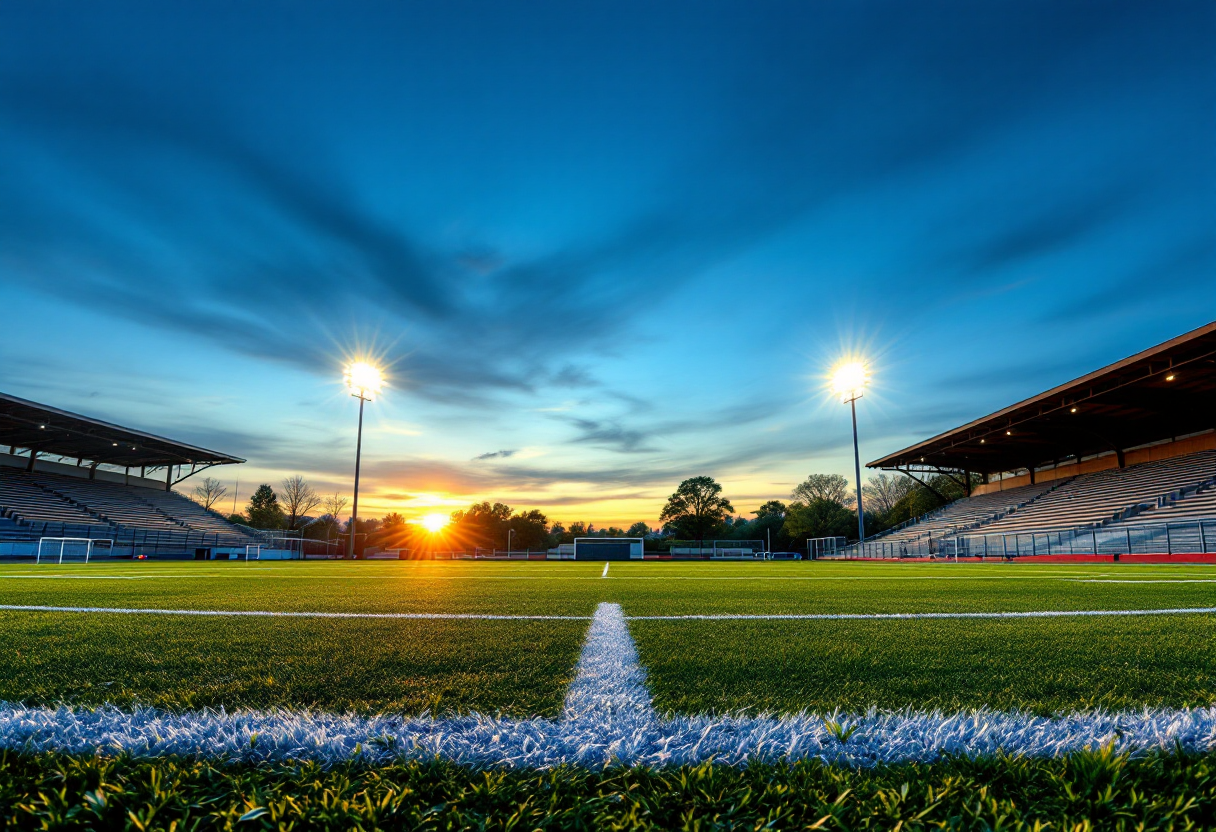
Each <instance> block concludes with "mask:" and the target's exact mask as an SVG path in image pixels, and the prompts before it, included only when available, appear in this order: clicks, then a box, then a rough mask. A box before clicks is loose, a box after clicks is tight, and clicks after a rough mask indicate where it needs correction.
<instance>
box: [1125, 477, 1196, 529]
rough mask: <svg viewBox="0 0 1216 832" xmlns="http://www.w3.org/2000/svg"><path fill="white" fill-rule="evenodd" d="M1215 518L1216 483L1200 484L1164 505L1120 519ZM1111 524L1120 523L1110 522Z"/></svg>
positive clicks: (1154, 521)
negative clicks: (1192, 490) (1197, 487)
mask: <svg viewBox="0 0 1216 832" xmlns="http://www.w3.org/2000/svg"><path fill="white" fill-rule="evenodd" d="M1213 518H1216V485H1205V486H1201V487H1200V488H1199V489H1198V490H1197V491H1194V492H1192V493H1190V494H1187V495H1185V496H1183V497H1181V498H1180V499H1177V500H1174V501H1171V502H1167V503H1166V504H1165V505H1163V506H1161V507H1159V508H1155V509H1151V510H1149V511H1146V512H1144V513H1143V514H1139V515H1137V516H1135V517H1130V518H1128V519H1127V520H1123V521H1120V522H1121V523H1122V524H1134V523H1175V522H1181V521H1188V520H1210V519H1213ZM1111 525H1120V523H1112V524H1111Z"/></svg>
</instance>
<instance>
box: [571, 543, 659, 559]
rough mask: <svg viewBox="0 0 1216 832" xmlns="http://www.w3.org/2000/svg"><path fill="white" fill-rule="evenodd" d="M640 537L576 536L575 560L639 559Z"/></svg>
mask: <svg viewBox="0 0 1216 832" xmlns="http://www.w3.org/2000/svg"><path fill="white" fill-rule="evenodd" d="M642 544H643V539H642V538H640V537H576V538H574V559H575V560H641V559H642Z"/></svg>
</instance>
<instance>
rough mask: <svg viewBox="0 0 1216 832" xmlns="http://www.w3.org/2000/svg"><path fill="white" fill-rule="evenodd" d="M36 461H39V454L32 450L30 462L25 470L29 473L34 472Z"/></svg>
mask: <svg viewBox="0 0 1216 832" xmlns="http://www.w3.org/2000/svg"><path fill="white" fill-rule="evenodd" d="M36 459H38V452H37V451H35V450H34V449H33V448H30V461H29V462H27V463H26V464H25V470H26V471H27V472H29V471H33V470H34V460H36Z"/></svg>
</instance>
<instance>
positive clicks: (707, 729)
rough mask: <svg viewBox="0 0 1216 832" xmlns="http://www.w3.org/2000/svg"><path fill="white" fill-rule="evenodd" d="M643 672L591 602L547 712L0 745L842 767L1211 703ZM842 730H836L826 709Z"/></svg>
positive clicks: (36, 737) (1164, 729)
mask: <svg viewBox="0 0 1216 832" xmlns="http://www.w3.org/2000/svg"><path fill="white" fill-rule="evenodd" d="M645 682H646V676H645V671H644V670H643V669H642V668H641V666H640V665H639V662H638V654H637V650H636V648H635V647H634V644H633V639H632V638H630V636H629V630H628V626H627V624H626V619H625V617H624V615H623V614H622V612H621V608H620V607H619V606H618V605H616V604H601V605H600V606H599V608H598V609H596V611H595V616H594V617H593V619H592V622H591V627H590V629H589V630H588V632H587V640H586V642H585V644H584V646H583V650H582V655H581V656H580V658H579V661H578V667H577V674H576V676H575V679H574V681H573V682H572V683H571V685H570V689H569V691H568V692H567V695H566V701H565V706H564V708H563V714H562V718H561V719H559V720H546V719H523V720H506V719H497V718H494V717H488V716H482V715H479V714H471V715H469V716H462V717H453V718H450V719H432V718H429V717H426V716H422V717H415V718H407V717H399V716H376V717H360V716H350V715H346V716H342V715H335V714H325V713H315V712H290V711H284V710H276V711H267V712H262V711H236V712H227V711H224V710H218V711H216V710H203V711H191V712H187V713H181V714H174V713H166V712H164V711H157V710H154V709H151V708H144V707H138V708H136V709H135V710H133V711H123V710H120V709H118V708H115V707H113V706H104V707H101V708H73V707H69V706H60V707H57V708H37V707H26V706H24V705H17V704H11V703H4V704H0V747H2V748H12V749H21V750H23V751H43V750H57V751H66V752H71V753H92V752H95V751H98V750H100V751H103V752H109V753H113V752H118V751H126V752H129V753H132V754H135V755H137V756H162V755H170V754H173V755H182V756H195V755H200V756H206V757H224V758H228V759H234V760H243V761H248V762H255V763H256V762H269V761H277V760H317V761H320V762H323V763H335V762H340V761H343V760H351V759H358V760H360V761H364V762H368V763H380V762H384V763H387V762H390V761H393V760H400V759H414V760H429V759H433V758H435V757H442V758H445V759H449V760H452V761H455V762H457V763H460V764H463V765H470V766H506V767H515V768H518V767H525V766H527V767H551V766H557V765H577V766H585V767H588V768H603V767H605V766H608V765H622V764H623V765H670V764H675V765H680V764H695V763H701V762H704V761H706V760H711V759H712V760H713V761H714V762H716V763H723V764H728V765H739V764H745V763H748V762H755V761H776V760H797V759H812V758H813V759H820V760H823V761H825V762H829V763H838V764H842V765H850V766H872V765H875V764H878V763H898V762H908V761H914V760H915V761H932V760H935V759H937V758H939V757H941V756H942V755H943V754H955V755H964V756H969V757H978V756H990V755H995V754H998V753H1009V754H1021V755H1025V756H1033V757H1052V756H1058V755H1060V754H1065V753H1068V752H1070V751H1078V750H1081V749H1097V748H1100V747H1102V746H1105V745H1108V744H1109V745H1112V746H1113V747H1114V749H1115V750H1116V751H1117V752H1123V751H1133V752H1142V751H1144V750H1147V749H1163V750H1173V749H1174V748H1181V749H1182V750H1184V751H1188V752H1193V753H1204V752H1208V751H1211V750H1213V749H1216V708H1196V709H1193V710H1173V709H1156V710H1147V709H1146V710H1140V711H1135V712H1119V713H1108V712H1103V711H1089V712H1084V713H1077V714H1071V715H1066V716H1062V717H1054V718H1053V717H1040V716H1034V715H1031V714H1026V713H1021V712H1018V711H1014V712H1011V713H1002V712H997V711H988V710H978V711H967V712H964V713H958V714H950V715H944V714H941V713H937V712H932V713H925V712H920V711H913V710H901V711H877V710H870V711H868V712H867V713H864V714H841V713H839V712H833V713H831V714H827V715H825V716H818V715H815V714H808V713H801V714H797V715H794V716H790V717H785V718H775V717H768V716H760V717H741V716H724V717H723V716H696V717H675V718H670V719H662V718H660V717H659V716H658V715H657V714H656V713H655V711H654V708H653V707H652V705H651V703H650V696H649V694H648V693H647V691H646V684H645ZM829 721H830V722H833V723H836V724H837V725H839V726H841V727H843V728H844V729H846V731H848V730H850V729H851V732H850V735H849V737H848V739H847V740H845V741H843V742H842V741H841V740H840V739H838V737H839V735H840V733H841V732H840V731H839V729H837V730H836V731H833V730H832V729H830V728H829V727H828V722H829Z"/></svg>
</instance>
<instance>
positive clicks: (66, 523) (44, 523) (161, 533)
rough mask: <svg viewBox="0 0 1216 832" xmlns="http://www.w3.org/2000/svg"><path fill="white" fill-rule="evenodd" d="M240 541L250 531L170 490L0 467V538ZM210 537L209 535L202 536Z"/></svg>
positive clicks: (167, 543) (173, 543) (170, 543)
mask: <svg viewBox="0 0 1216 832" xmlns="http://www.w3.org/2000/svg"><path fill="white" fill-rule="evenodd" d="M43 535H50V536H80V537H93V538H97V537H107V538H112V539H124V538H125V539H128V540H130V541H135V540H136V539H138V540H139V541H154V542H155V545H157V546H158V547H168V548H173V547H177V546H180V547H186V548H188V547H189V546H190V545H191V544H192V543H195V544H197V543H199V542H201V541H203V540H204V539H210V540H212V541H215V542H225V543H232V544H234V545H240V544H241V543H242V542H245V541H248V540H249V539H250V537H251V535H250V533H249V532H247V531H246V530H245V529H243V528H241V527H240V526H236V525H234V524H232V523H229V522H228V521H227V520H226V519H224V518H223V517H221V516H220V515H218V514H216V513H215V512H211V511H208V510H207V509H205V508H203V507H202V506H200V505H199V504H198V503H195V502H194V501H193V500H190V499H189V498H187V497H185V496H183V495H181V494H178V493H177V492H173V491H169V492H166V491H157V490H154V489H149V488H139V487H136V486H128V485H123V484H121V483H113V482H107V481H105V480H87V479H83V478H79V477H70V476H66V475H63V474H52V473H47V472H45V471H36V472H33V473H26V472H25V471H23V470H21V469H18V468H10V467H7V466H0V541H15V540H31V539H37V538H38V537H39V536H43ZM204 536H209V537H206V538H205V537H204Z"/></svg>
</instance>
